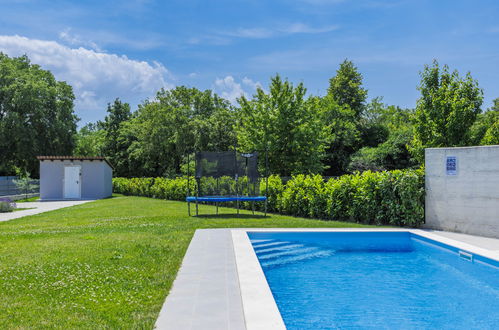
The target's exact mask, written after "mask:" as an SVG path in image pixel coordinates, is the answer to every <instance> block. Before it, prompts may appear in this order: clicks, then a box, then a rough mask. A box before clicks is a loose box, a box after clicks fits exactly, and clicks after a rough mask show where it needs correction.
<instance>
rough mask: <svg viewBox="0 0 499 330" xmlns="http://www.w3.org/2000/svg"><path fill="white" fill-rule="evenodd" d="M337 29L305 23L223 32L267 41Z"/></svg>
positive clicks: (228, 34)
mask: <svg viewBox="0 0 499 330" xmlns="http://www.w3.org/2000/svg"><path fill="white" fill-rule="evenodd" d="M337 29H338V25H327V26H321V27H312V26H309V25H307V24H303V23H293V24H287V25H280V26H277V27H273V28H239V29H237V30H235V31H226V32H222V34H224V35H227V36H231V37H237V38H250V39H266V38H272V37H276V36H280V35H290V34H298V33H307V34H318V33H326V32H331V31H334V30H337Z"/></svg>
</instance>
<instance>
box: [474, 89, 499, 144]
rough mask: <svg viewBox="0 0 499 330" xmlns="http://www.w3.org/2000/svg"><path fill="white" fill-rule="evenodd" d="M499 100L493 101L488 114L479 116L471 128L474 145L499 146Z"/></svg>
mask: <svg viewBox="0 0 499 330" xmlns="http://www.w3.org/2000/svg"><path fill="white" fill-rule="evenodd" d="M498 128H499V98H496V99H495V100H493V105H492V107H490V108H489V109H487V111H486V112H484V113H481V114H479V115H478V117H477V119H476V121H475V123H474V124H473V126H471V129H470V131H471V144H472V145H491V144H499V135H498V134H497V132H498V131H497V130H498Z"/></svg>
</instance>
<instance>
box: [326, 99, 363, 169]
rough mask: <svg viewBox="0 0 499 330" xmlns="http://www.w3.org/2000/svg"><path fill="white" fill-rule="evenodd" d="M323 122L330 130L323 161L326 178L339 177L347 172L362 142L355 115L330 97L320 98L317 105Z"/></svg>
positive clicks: (347, 107) (348, 107)
mask: <svg viewBox="0 0 499 330" xmlns="http://www.w3.org/2000/svg"><path fill="white" fill-rule="evenodd" d="M319 105H320V107H321V110H322V111H323V112H324V118H325V122H326V123H327V124H328V126H329V128H330V143H329V145H328V146H327V148H326V156H325V159H324V163H325V172H324V174H325V175H327V176H339V175H342V174H345V173H346V172H347V170H348V164H349V163H350V157H351V155H352V154H353V153H354V152H355V151H356V150H357V149H358V148H359V145H360V143H361V141H362V131H361V130H360V125H359V120H358V118H357V114H356V113H355V111H354V110H352V109H351V108H350V106H348V105H343V106H341V105H339V104H338V103H337V102H336V100H335V99H334V98H333V97H332V95H326V96H324V97H322V98H321V100H320V103H319Z"/></svg>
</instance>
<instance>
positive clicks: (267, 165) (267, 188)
mask: <svg viewBox="0 0 499 330" xmlns="http://www.w3.org/2000/svg"><path fill="white" fill-rule="evenodd" d="M268 194H269V153H268V148H267V146H266V148H265V216H267V200H268V199H269V197H268Z"/></svg>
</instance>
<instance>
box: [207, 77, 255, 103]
mask: <svg viewBox="0 0 499 330" xmlns="http://www.w3.org/2000/svg"><path fill="white" fill-rule="evenodd" d="M242 84H243V85H245V86H246V87H247V88H246V89H244V88H243V86H241V83H238V82H236V80H235V79H234V77H232V76H226V77H225V78H218V79H216V80H215V84H214V87H213V90H214V91H215V92H216V93H217V94H219V95H220V96H222V97H223V98H225V99H227V100H229V101H230V102H231V103H233V104H235V103H236V102H237V99H238V98H239V97H241V96H244V97H248V95H251V94H252V93H253V92H254V91H255V90H256V88H257V87H261V84H260V83H259V82H254V81H253V80H251V79H249V78H248V77H244V78H243V80H242Z"/></svg>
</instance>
